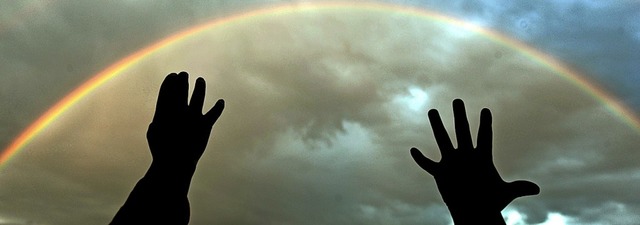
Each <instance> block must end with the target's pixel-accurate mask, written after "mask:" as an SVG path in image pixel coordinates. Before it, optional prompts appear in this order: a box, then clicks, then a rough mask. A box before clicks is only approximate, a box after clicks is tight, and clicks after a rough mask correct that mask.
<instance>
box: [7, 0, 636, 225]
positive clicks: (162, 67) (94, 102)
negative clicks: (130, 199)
mask: <svg viewBox="0 0 640 225" xmlns="http://www.w3.org/2000/svg"><path fill="white" fill-rule="evenodd" d="M184 2H185V3H173V2H172V1H166V2H159V1H120V2H109V3H96V2H89V1H58V2H54V1H3V2H1V3H0V4H1V5H2V7H0V109H1V110H2V111H1V112H2V113H0V146H2V147H0V148H2V149H4V146H7V145H8V144H9V143H10V142H11V141H12V140H13V139H14V138H15V137H16V136H17V135H18V134H20V133H21V132H22V130H23V129H25V127H27V126H28V125H29V124H30V123H31V122H32V121H33V120H35V119H36V118H37V117H38V116H39V115H41V114H42V113H43V112H44V111H45V110H46V109H48V108H49V107H51V106H52V105H53V104H54V103H56V102H57V101H58V100H59V99H61V98H62V97H63V96H65V95H66V94H67V93H69V92H70V91H71V90H73V89H74V88H75V87H77V86H79V85H80V84H81V83H82V82H83V81H85V80H87V79H88V78H90V77H91V76H92V75H94V74H96V73H98V72H100V71H101V70H103V69H104V68H106V67H108V66H109V65H111V64H113V63H114V62H116V61H118V60H119V59H121V58H123V57H125V56H127V55H129V54H131V53H133V52H135V51H137V50H139V49H141V48H144V47H145V46H148V45H150V44H152V43H154V42H156V41H158V40H160V39H162V38H164V37H167V36H169V35H171V34H173V33H176V32H179V31H181V30H184V29H187V28H188V27H191V26H194V25H197V24H201V23H204V22H207V21H211V20H213V19H216V18H224V17H226V16H230V15H234V14H237V13H241V12H248V11H252V10H256V9H261V8H267V7H273V6H275V5H282V4H294V5H295V4H313V3H314V1H305V2H299V1H192V2H186V1H184ZM386 3H389V4H397V5H404V6H410V7H415V8H424V9H427V10H431V11H436V12H439V13H441V14H444V15H448V16H451V17H455V18H458V19H461V20H465V21H468V22H470V23H473V24H477V25H480V26H483V27H486V28H488V29H491V30H495V31H498V32H501V33H503V34H505V35H506V36H509V37H512V38H514V39H518V40H520V41H522V42H524V43H527V44H529V45H531V46H533V47H534V48H537V49H538V50H540V51H541V52H545V53H547V54H549V55H552V56H553V57H555V58H557V59H559V60H561V61H563V62H564V63H565V64H566V65H568V66H569V67H572V68H575V69H576V71H580V72H581V73H582V74H583V75H584V76H585V77H587V78H588V79H590V80H592V81H594V83H597V85H598V86H600V87H603V88H604V89H606V90H607V91H608V92H609V93H612V94H613V95H614V96H615V97H616V98H617V99H619V100H620V101H621V102H623V103H624V104H625V105H626V106H628V107H629V108H630V109H631V110H632V111H633V112H635V113H636V114H638V113H637V112H638V111H640V92H638V91H637V90H638V88H639V87H640V80H639V77H640V76H639V75H640V74H639V72H638V71H640V66H639V64H638V63H637V62H639V61H640V25H639V23H638V22H637V21H640V3H637V2H636V1H536V2H531V1H482V2H471V3H470V2H469V1H447V2H446V3H440V2H439V1H433V2H431V1H396V2H392V1H388V2H386ZM182 70H184V71H189V72H190V73H191V77H190V79H191V81H192V82H193V81H194V80H195V78H196V77H197V76H202V77H204V78H205V79H206V80H207V82H208V90H207V104H208V105H209V106H210V105H212V104H213V102H215V99H217V98H224V99H225V100H226V103H227V105H226V108H225V111H224V113H223V115H222V117H221V118H220V120H219V121H218V123H217V124H216V126H215V128H214V132H213V135H212V139H211V141H210V142H209V146H208V148H207V151H206V153H205V155H204V156H203V158H202V159H201V161H200V164H199V166H198V170H197V172H196V175H195V177H194V180H193V183H192V187H191V191H190V199H191V205H192V219H191V224H448V223H450V218H449V215H448V211H447V209H446V207H445V206H444V204H443V202H442V200H441V198H440V195H439V194H438V191H437V189H436V186H435V182H434V181H433V179H432V177H431V176H430V175H428V174H427V173H425V172H424V171H422V170H421V169H420V168H419V167H418V166H417V165H416V164H415V163H414V162H413V160H412V159H411V157H410V155H409V148H410V147H412V146H417V147H419V148H420V149H422V150H423V152H424V153H425V154H426V155H427V156H429V157H431V158H433V159H436V160H437V159H439V157H440V156H439V153H438V150H437V147H436V144H435V142H434V140H433V137H432V133H431V129H430V127H429V123H428V120H427V119H426V111H427V110H429V109H430V108H437V109H439V111H440V112H441V114H442V117H443V120H444V122H445V126H447V127H448V128H452V125H453V124H452V119H453V118H452V112H451V101H452V100H453V99H455V98H462V99H463V100H465V103H466V105H467V113H468V115H469V120H470V123H471V127H472V130H473V133H474V134H475V129H476V128H477V125H478V117H479V111H480V109H481V108H482V107H488V108H490V109H491V110H492V112H493V114H494V135H495V138H494V143H495V149H494V159H495V163H496V166H497V168H498V170H499V171H500V172H501V174H502V175H503V177H504V178H505V179H506V180H507V181H511V180H515V179H527V180H531V181H534V182H536V183H537V184H538V185H539V186H540V187H541V189H542V192H541V194H540V195H538V196H534V197H525V198H521V199H517V200H516V201H514V202H513V203H512V204H511V205H510V206H509V208H507V209H506V210H504V211H503V215H504V216H505V217H507V218H508V222H509V223H510V224H540V223H544V224H635V223H637V221H640V218H639V217H638V212H640V197H638V190H640V164H638V160H640V152H638V147H637V146H638V145H639V144H640V139H639V136H640V132H639V131H638V129H637V127H632V126H630V125H629V124H628V123H627V121H624V120H622V119H621V118H619V117H617V116H616V115H615V114H613V113H612V112H611V111H610V110H609V108H608V107H607V105H606V103H603V102H599V101H597V100H596V99H595V98H594V97H593V96H592V95H593V94H592V93H589V92H588V91H585V90H584V89H580V88H578V87H577V86H576V85H575V84H574V83H573V82H571V81H569V80H567V79H565V78H563V77H561V76H559V75H558V73H557V72H556V71H552V70H550V69H549V68H547V67H545V66H543V65H540V64H539V63H538V62H535V61H532V60H531V58H530V57H528V56H525V55H523V53H522V52H520V51H518V50H517V49H513V48H509V47H507V46H504V45H502V44H499V43H495V42H493V41H491V40H489V39H487V38H486V37H483V36H482V35H479V34H476V33H473V32H469V31H466V30H464V29H462V28H460V27H455V26H451V25H449V24H444V23H440V22H434V21H430V20H426V19H424V18H418V17H409V16H406V15H404V14H400V13H397V12H393V11H371V10H365V9H359V10H358V9H354V8H351V9H350V10H317V11H312V12H310V11H307V12H305V13H301V12H292V13H281V14H277V15H273V16H264V17H259V18H256V19H251V20H245V21H241V22H235V23H232V24H229V25H228V26H222V27H219V28H216V29H211V30H207V31H206V32H203V33H201V34H200V35H198V36H195V37H193V38H190V39H188V40H184V41H181V42H179V43H177V44H175V45H172V46H170V47H169V48H166V49H164V50H162V51H159V52H156V53H155V54H153V55H151V56H150V57H147V58H145V59H144V60H142V61H141V62H139V63H138V64H136V65H134V66H133V67H132V68H130V69H128V70H126V71H124V72H122V74H121V75H120V76H119V77H117V78H116V79H113V80H111V81H110V82H108V83H106V84H105V85H103V86H101V87H100V88H98V89H97V90H96V91H94V92H92V93H91V94H90V95H88V96H87V97H86V98H84V99H83V100H82V101H80V102H79V103H78V104H76V105H74V106H73V107H72V108H71V109H69V110H68V111H67V112H66V113H64V114H63V115H61V116H60V117H59V118H58V119H57V120H56V121H55V122H54V123H52V124H51V126H49V127H48V128H47V129H46V130H45V131H44V132H42V133H41V134H39V135H38V136H37V137H36V138H35V139H34V141H33V142H31V143H30V144H29V145H28V146H27V147H26V148H25V149H24V150H22V151H21V152H20V153H19V154H17V156H15V158H14V159H13V160H11V161H9V162H8V163H6V164H5V165H2V167H0V224H106V223H108V222H109V221H110V219H111V217H112V216H113V215H114V214H115V212H116V211H117V210H118V208H119V207H120V206H121V205H122V203H123V202H124V200H125V199H126V197H127V196H128V194H129V191H130V190H131V189H132V188H133V186H134V185H135V183H136V182H137V180H138V179H139V178H140V177H141V176H142V175H143V174H144V172H145V171H146V168H147V166H148V165H149V163H150V160H151V158H150V154H149V152H148V148H147V146H146V140H145V132H146V126H147V125H148V123H149V122H150V121H151V117H152V115H153V110H154V107H155V100H156V95H157V91H158V88H159V85H160V83H161V82H162V79H163V78H164V76H165V75H166V74H167V73H169V72H178V71H182ZM450 133H452V132H450Z"/></svg>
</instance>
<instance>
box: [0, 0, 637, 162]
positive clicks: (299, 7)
mask: <svg viewBox="0 0 640 225" xmlns="http://www.w3.org/2000/svg"><path fill="white" fill-rule="evenodd" d="M335 9H343V10H344V9H346V10H370V11H380V12H394V13H399V14H404V15H406V16H413V17H419V18H423V19H426V20H433V21H438V22H442V23H445V24H449V25H453V26H457V27H461V28H464V29H467V30H469V31H473V32H476V33H479V34H481V35H483V36H485V37H486V38H488V39H490V40H493V41H495V42H497V43H500V44H502V45H505V46H507V47H509V48H513V49H516V50H518V51H520V52H521V53H522V54H524V55H526V56H527V57H529V58H531V59H532V60H534V61H536V62H538V63H540V64H542V65H544V66H546V67H548V68H549V69H551V70H552V71H556V72H557V73H558V74H559V75H560V76H562V77H564V78H565V79H567V80H570V81H571V82H573V83H574V84H575V85H577V86H578V87H580V88H581V89H583V90H585V91H586V92H587V93H589V94H591V95H592V96H593V97H594V98H595V99H597V100H598V101H600V102H602V103H603V104H604V105H606V106H607V108H608V110H610V111H611V112H612V113H613V114H614V115H617V116H618V117H620V118H622V120H623V121H625V122H626V123H627V124H628V125H630V126H631V127H632V128H634V129H635V130H636V131H638V132H640V122H639V121H638V119H637V118H636V117H635V115H634V113H633V112H632V111H631V110H630V109H628V108H627V107H625V106H624V105H623V104H622V103H621V102H620V101H618V100H617V99H615V98H614V97H613V96H612V95H611V94H609V93H607V92H606V91H604V90H603V89H602V88H600V87H598V86H596V85H595V84H594V83H593V82H590V81H589V80H588V79H587V78H585V77H584V76H581V75H580V74H579V73H577V72H576V71H574V70H572V69H570V68H568V67H567V66H565V65H563V64H562V63H561V62H560V61H558V60H556V59H554V58H553V57H551V56H549V55H546V54H544V53H542V52H540V51H538V50H536V49H534V48H532V47H530V46H528V45H526V44H524V43H522V42H520V41H517V40H515V39H512V38H509V37H507V36H505V35H502V34H500V33H498V32H495V31H491V30H488V29H486V28H483V27H480V26H477V25H474V24H472V23H468V22H465V21H462V20H459V19H456V18H453V17H449V16H446V15H442V14H438V13H436V12H433V11H429V10H425V9H419V8H414V7H409V6H402V5H392V4H385V3H346V2H345V3H305V4H296V5H279V6H275V7H269V8H264V9H258V10H254V11H250V12H245V13H240V14H236V15H231V16H228V17H225V18H220V19H215V20H213V21H210V22H206V23H203V24H200V25H197V26H194V27H190V28H188V29H186V30H184V31H182V32H179V33H176V34H173V35H171V36H169V37H167V38H165V39H162V40H160V41H158V42H156V43H154V44H151V45H149V46H147V47H145V48H143V49H141V50H139V51H136V52H135V53H133V54H131V55H129V56H127V57H125V58H123V59H121V60H119V61H118V62H116V63H115V64H113V65H111V66H109V67H108V68H106V69H105V70H103V71H101V72H100V73H98V74H96V75H94V76H92V77H91V78H90V79H89V80H88V81H86V82H84V83H83V84H82V85H80V86H79V87H77V88H76V89H74V90H73V91H72V92H71V93H69V94H67V95H66V96H65V97H64V98H63V99H61V100H60V101H58V102H57V103H56V104H55V105H53V107H51V108H50V109H48V110H47V111H46V112H45V113H44V114H42V115H41V116H40V117H38V119H36V121H34V122H33V123H31V125H29V127H27V128H26V129H25V130H24V131H23V132H22V133H20V135H19V136H18V137H17V138H16V139H14V140H13V141H12V142H11V144H9V146H7V148H5V149H4V150H3V151H2V153H1V154H0V166H2V165H4V164H6V162H7V161H9V159H11V158H12V156H14V155H15V154H16V153H18V152H19V151H20V150H21V149H23V148H24V147H25V146H26V145H27V144H29V142H30V141H31V140H33V138H34V137H36V136H37V135H38V134H39V133H40V132H42V131H43V130H44V129H46V128H47V126H48V125H49V124H51V122H52V121H54V120H55V119H56V118H57V117H58V116H59V115H60V114H62V113H64V112H65V111H66V110H67V109H69V108H70V107H71V106H73V105H74V104H75V103H77V102H78V101H79V100H80V99H82V98H83V97H84V96H86V95H87V94H89V93H90V92H91V91H93V90H95V89H96V88H98V87H99V86H100V85H102V84H104V83H105V82H108V81H109V80H110V79H112V78H114V77H116V76H118V75H119V74H120V72H122V71H124V70H126V69H128V68H130V67H131V66H133V65H135V64H136V63H138V62H139V61H140V60H141V59H143V58H145V57H147V56H149V55H151V54H153V53H154V52H157V51H159V50H162V49H164V48H166V47H168V46H171V45H173V44H175V43H178V42H180V41H181V40H185V39H187V38H189V37H193V36H195V35H197V34H199V33H201V32H203V31H205V30H209V29H212V28H217V27H221V26H224V25H232V24H234V23H239V22H243V21H246V20H249V19H256V18H260V17H265V16H274V15H281V14H286V13H293V12H305V11H313V10H335Z"/></svg>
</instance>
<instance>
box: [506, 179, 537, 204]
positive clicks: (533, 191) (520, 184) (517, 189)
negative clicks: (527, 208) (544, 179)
mask: <svg viewBox="0 0 640 225" xmlns="http://www.w3.org/2000/svg"><path fill="white" fill-rule="evenodd" d="M507 187H508V190H509V194H510V195H511V196H512V197H513V198H514V199H515V198H519V197H522V196H528V195H537V194H539V193H540V187H539V186H538V185H537V184H534V183H533V182H531V181H524V180H518V181H514V182H511V183H509V184H508V186H507Z"/></svg>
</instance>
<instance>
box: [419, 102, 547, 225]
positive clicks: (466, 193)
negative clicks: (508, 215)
mask: <svg viewBox="0 0 640 225" xmlns="http://www.w3.org/2000/svg"><path fill="white" fill-rule="evenodd" d="M453 114H454V120H455V132H456V137H457V140H458V146H457V148H454V146H453V144H452V143H451V139H450V138H449V134H448V133H447V131H446V129H445V128H444V125H443V124H442V120H441V119H440V115H439V114H438V111H437V110H435V109H432V110H430V111H429V121H430V122H431V128H432V129H433V133H434V136H435V139H436V143H437V144H438V147H439V148H440V154H441V155H442V159H441V160H440V162H434V161H433V160H431V159H429V158H427V157H425V156H424V155H423V154H422V153H421V152H420V150H418V149H417V148H412V149H411V156H412V157H413V159H414V160H415V161H416V163H417V164H418V165H419V166H420V167H421V168H422V169H424V170H425V171H427V172H428V173H429V174H431V175H432V176H433V177H434V178H435V180H436V184H437V186H438V190H439V191H440V194H441V195H442V199H443V200H444V202H445V203H446V204H447V207H448V208H449V211H450V212H451V216H452V217H453V221H454V223H455V224H457V225H460V224H504V223H505V222H504V219H503V218H502V215H501V214H500V211H502V209H504V208H505V207H506V206H507V205H508V204H509V203H510V202H511V201H513V200H514V199H515V198H518V197H522V196H527V195H536V194H538V193H540V188H539V187H538V185H536V184H534V183H532V182H529V181H515V182H511V183H507V182H505V181H504V180H503V179H502V178H501V177H500V174H498V171H497V170H496V167H495V165H494V164H493V156H492V138H493V131H492V128H491V120H492V119H491V111H489V109H487V108H485V109H482V111H481V113H480V128H479V131H478V143H477V145H476V147H474V146H473V141H472V138H471V132H470V129H469V122H468V121H467V116H466V112H465V107H464V103H463V102H462V100H460V99H456V100H454V101H453Z"/></svg>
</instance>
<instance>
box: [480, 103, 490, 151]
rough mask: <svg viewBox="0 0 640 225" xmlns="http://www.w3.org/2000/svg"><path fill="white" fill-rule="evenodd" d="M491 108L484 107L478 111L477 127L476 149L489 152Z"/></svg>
mask: <svg viewBox="0 0 640 225" xmlns="http://www.w3.org/2000/svg"><path fill="white" fill-rule="evenodd" d="M491 120H492V118H491V110H489V109H487V108H484V109H482V111H480V128H478V146H477V147H476V148H477V149H481V150H486V151H488V152H489V153H491V148H492V147H493V129H492V128H491Z"/></svg>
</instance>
